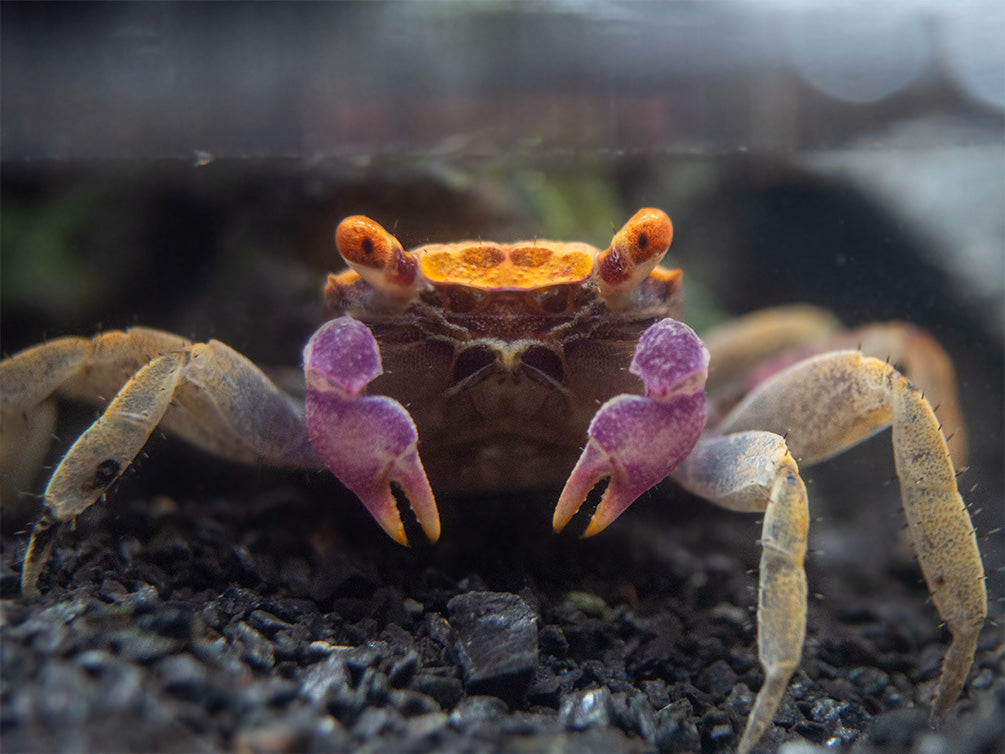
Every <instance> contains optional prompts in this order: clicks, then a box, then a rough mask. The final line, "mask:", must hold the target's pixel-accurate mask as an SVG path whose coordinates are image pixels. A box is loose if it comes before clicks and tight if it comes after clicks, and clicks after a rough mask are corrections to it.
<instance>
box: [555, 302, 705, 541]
mask: <svg viewBox="0 0 1005 754" xmlns="http://www.w3.org/2000/svg"><path fill="white" fill-rule="evenodd" d="M707 369H708V351H706V350H705V347H704V346H703V345H702V343H701V341H700V340H699V339H698V336H697V335H695V334H694V331H692V330H691V328H689V327H688V326H687V325H683V324H681V323H680V322H676V321H675V320H672V319H665V320H663V321H661V322H657V323H656V324H655V325H653V326H652V327H650V328H649V329H648V330H646V332H645V333H644V334H643V335H642V337H641V338H640V339H639V345H638V348H637V349H636V352H635V358H634V359H633V360H632V364H631V367H630V370H631V371H632V373H633V374H636V375H638V376H639V377H640V378H642V381H643V382H644V383H645V386H646V394H645V395H644V396H640V395H617V396H615V397H614V398H611V399H610V400H609V401H607V403H605V404H604V405H603V406H601V407H600V409H599V410H598V411H597V413H596V415H595V416H594V417H593V421H592V422H590V428H589V437H590V439H589V443H588V444H587V446H586V448H585V449H584V450H583V453H582V455H581V456H580V457H579V462H578V463H577V464H576V467H575V468H574V469H573V471H572V474H571V475H570V476H569V480H568V481H567V482H566V484H565V489H563V490H562V494H561V496H560V497H559V499H558V505H557V506H556V507H555V515H554V518H553V519H552V526H553V527H554V529H555V531H561V530H562V529H563V528H564V527H565V525H566V524H568V523H569V521H570V519H571V518H572V517H573V516H574V515H575V513H576V511H578V510H579V508H580V507H581V506H582V504H583V502H584V501H585V500H586V496H587V495H588V494H589V493H590V491H591V490H592V489H593V488H594V487H595V486H596V485H597V484H598V483H599V482H601V481H603V480H604V479H606V480H607V482H608V484H607V489H606V491H605V492H604V496H603V497H602V498H601V500H600V504H599V505H598V506H597V510H596V511H595V512H594V514H593V517H592V518H591V519H590V523H589V525H588V526H587V528H586V531H585V532H584V533H583V536H586V537H589V536H592V535H594V534H597V533H598V532H601V531H603V530H604V529H605V528H606V527H607V526H608V525H609V524H610V523H611V522H613V521H614V520H615V519H616V518H617V517H618V516H620V515H621V514H622V513H623V512H624V511H625V509H626V508H628V506H630V505H631V504H632V503H633V502H634V501H635V499H636V498H637V497H638V496H639V495H641V494H642V493H643V492H645V491H646V490H648V489H649V488H650V487H653V486H654V485H656V484H658V483H659V482H661V481H662V480H663V479H665V478H666V477H667V476H669V474H670V472H671V471H673V470H674V468H676V466H677V465H678V464H679V463H680V462H681V461H682V460H684V458H686V457H687V455H688V453H690V452H691V449H692V448H693V447H694V445H695V443H696V442H697V441H698V437H699V436H700V435H701V431H702V429H703V428H704V426H705V391H704V383H705V375H706V372H707Z"/></svg>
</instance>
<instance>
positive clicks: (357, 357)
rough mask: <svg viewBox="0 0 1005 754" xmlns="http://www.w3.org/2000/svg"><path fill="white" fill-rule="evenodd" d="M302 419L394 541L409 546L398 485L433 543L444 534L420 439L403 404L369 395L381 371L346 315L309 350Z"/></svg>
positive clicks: (369, 339)
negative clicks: (419, 447) (369, 387)
mask: <svg viewBox="0 0 1005 754" xmlns="http://www.w3.org/2000/svg"><path fill="white" fill-rule="evenodd" d="M304 369H305V371H306V373H307V399H306V402H305V406H304V416H305V419H306V422H307V429H308V432H309V433H310V437H311V442H312V443H313V445H314V448H315V450H316V451H317V453H318V456H319V457H320V458H321V459H322V460H323V461H324V463H325V466H327V467H328V468H329V469H330V470H331V472H332V473H333V474H334V475H335V476H336V477H338V479H339V481H341V482H342V483H343V484H344V485H345V486H346V487H348V488H349V489H350V490H352V491H353V492H354V493H356V495H357V496H358V497H359V499H360V500H361V501H362V502H363V504H364V505H365V506H366V507H367V509H368V510H369V511H370V513H371V514H372V515H373V517H374V518H375V519H376V520H377V522H378V523H379V524H380V525H381V526H382V527H383V528H384V530H385V531H386V532H387V533H388V534H389V535H391V537H392V538H394V539H395V540H397V541H398V542H400V543H402V544H407V538H406V536H405V532H404V528H403V526H402V522H401V516H400V514H399V513H398V509H397V503H396V502H395V499H394V495H393V494H392V492H391V483H392V482H393V483H396V484H398V485H399V486H400V487H401V489H402V491H403V492H404V493H405V496H406V497H407V498H408V502H409V504H410V505H411V507H412V509H413V511H414V512H415V516H416V519H417V520H418V522H419V524H420V525H421V526H422V528H423V530H424V531H425V532H426V535H427V536H428V537H429V538H430V539H431V540H434V541H435V540H436V539H437V538H438V537H439V534H440V522H439V515H438V513H437V509H436V502H435V500H434V498H433V492H432V490H431V489H430V487H429V481H428V480H427V479H426V473H425V471H424V470H423V468H422V463H421V462H420V461H419V454H418V451H417V450H416V445H417V443H418V433H417V431H416V428H415V423H414V422H413V421H412V417H411V416H409V414H408V411H406V410H405V408H404V406H402V405H401V404H400V403H398V402H397V401H395V400H394V399H392V398H387V397H385V396H367V395H363V394H362V392H363V389H364V388H365V387H366V385H367V383H369V382H370V381H371V380H372V379H373V378H375V377H377V376H378V375H379V374H380V373H381V372H382V371H383V370H382V368H381V364H380V353H379V350H378V347H377V342H376V341H375V340H374V338H373V335H372V334H371V333H370V330H369V329H368V328H367V327H366V325H364V324H362V323H361V322H358V321H356V320H353V319H349V318H348V317H341V318H339V319H336V320H332V321H331V322H328V323H326V324H325V325H324V326H323V327H322V328H321V329H320V330H318V331H317V332H316V333H315V334H314V336H313V337H312V338H311V340H310V342H309V343H308V344H307V348H305V349H304Z"/></svg>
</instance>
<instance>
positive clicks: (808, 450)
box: [715, 351, 987, 715]
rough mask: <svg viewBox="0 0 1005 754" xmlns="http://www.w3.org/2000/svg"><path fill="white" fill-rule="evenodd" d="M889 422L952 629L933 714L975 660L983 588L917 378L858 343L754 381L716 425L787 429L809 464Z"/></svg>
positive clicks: (929, 568)
mask: <svg viewBox="0 0 1005 754" xmlns="http://www.w3.org/2000/svg"><path fill="white" fill-rule="evenodd" d="M891 424H892V426H893V451H894V462H895V466H896V469H897V476H898V478H899V480H900V491H901V500H902V504H903V508H904V513H905V516H906V518H907V523H908V530H909V532H910V535H911V539H912V542H913V545H914V551H915V554H916V556H917V558H918V562H919V564H920V566H921V570H922V572H923V574H924V576H925V581H926V582H927V584H928V587H929V590H930V591H931V593H932V600H933V601H934V603H935V606H936V609H937V610H938V611H939V615H940V616H941V617H942V619H943V621H945V624H946V625H947V626H948V628H949V630H950V632H951V633H952V637H953V638H952V641H951V643H950V646H949V649H948V651H947V653H946V656H945V659H944V660H943V665H942V674H941V676H940V678H939V683H938V686H937V688H936V692H935V698H934V700H933V702H932V705H933V713H934V714H935V715H940V714H942V713H943V712H945V711H946V710H947V709H949V707H950V706H952V704H953V702H955V701H956V699H957V697H958V696H959V694H960V691H961V690H962V688H963V684H964V682H965V680H966V675H967V672H968V670H969V669H970V666H971V665H972V663H973V655H974V651H975V648H976V644H977V636H978V634H979V632H980V629H981V627H982V626H983V624H984V619H985V617H986V615H987V590H986V588H985V584H984V568H983V565H982V563H981V558H980V553H979V551H978V549H977V537H976V533H975V531H974V528H973V524H972V523H971V521H970V516H969V515H968V514H967V510H966V506H965V505H964V503H963V499H962V497H961V496H960V493H959V491H958V490H957V487H956V474H955V471H954V470H953V464H952V461H951V460H950V457H949V450H948V447H947V445H946V441H945V438H944V437H943V435H942V431H941V428H940V424H939V421H938V419H937V418H936V417H935V414H934V412H933V411H932V408H931V406H930V405H929V404H928V401H926V400H925V398H924V397H923V396H922V394H921V392H920V391H919V390H918V388H917V387H915V386H914V385H913V384H911V383H910V382H909V381H908V380H907V379H906V378H905V377H904V376H903V375H902V374H900V373H899V372H897V371H896V370H895V369H893V368H892V367H891V366H890V365H889V364H887V363H885V362H883V361H880V360H879V359H875V358H871V357H868V356H864V355H863V354H862V353H860V352H858V351H837V352H833V353H828V354H821V355H819V356H815V357H812V358H810V359H807V360H805V361H802V362H799V363H798V364H796V365H794V366H792V367H789V368H788V369H786V370H784V371H782V372H780V373H778V374H776V375H774V376H773V377H771V378H769V379H768V380H766V381H765V382H763V383H762V384H760V385H759V386H758V387H757V388H756V389H755V390H754V391H753V392H752V393H751V394H750V395H749V396H747V398H746V399H744V401H742V402H741V403H740V404H739V405H738V406H737V407H736V408H735V409H734V410H733V411H732V412H731V413H730V414H729V416H727V417H726V419H725V420H724V421H723V422H722V424H721V425H720V426H719V427H717V428H715V429H716V431H718V432H722V433H731V432H738V431H742V430H748V429H755V428H756V429H766V430H769V431H772V432H775V433H777V434H781V435H785V437H786V443H787V445H788V447H789V450H790V452H791V453H792V455H793V456H794V457H795V458H796V459H797V460H798V461H799V463H800V464H802V465H803V466H806V465H808V464H812V463H815V462H817V461H820V460H823V459H825V458H829V457H831V456H833V455H835V454H837V453H839V452H841V451H842V450H844V449H845V448H847V447H850V446H851V445H854V444H855V443H857V442H859V441H861V440H862V439H864V438H866V437H869V436H870V435H872V434H874V433H875V432H878V431H879V430H881V429H883V428H885V427H887V426H890V425H891Z"/></svg>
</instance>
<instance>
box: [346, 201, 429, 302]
mask: <svg viewBox="0 0 1005 754" xmlns="http://www.w3.org/2000/svg"><path fill="white" fill-rule="evenodd" d="M335 245H336V246H337V247H338V250H339V254H341V255H342V258H343V259H345V261H346V263H347V264H348V265H349V266H350V267H352V268H353V269H354V270H355V271H356V272H358V273H359V275H360V277H362V278H363V279H364V280H365V281H366V282H368V283H369V284H370V285H372V286H373V287H374V288H376V289H377V290H379V291H380V292H381V293H383V294H384V295H386V296H388V297H391V298H397V299H402V298H411V297H412V296H414V295H415V292H416V290H417V289H418V270H419V265H418V262H417V261H416V259H415V257H414V256H412V255H411V254H409V253H408V252H407V251H405V250H404V249H403V248H402V247H401V242H399V241H398V239H397V238H395V237H394V236H393V235H391V234H390V233H388V232H387V231H386V230H384V228H383V227H381V225H380V224H379V223H377V222H375V221H373V220H371V219H370V218H369V217H364V216H363V215H351V216H349V217H347V218H346V219H345V220H343V221H342V222H340V223H339V224H338V227H337V228H336V229H335Z"/></svg>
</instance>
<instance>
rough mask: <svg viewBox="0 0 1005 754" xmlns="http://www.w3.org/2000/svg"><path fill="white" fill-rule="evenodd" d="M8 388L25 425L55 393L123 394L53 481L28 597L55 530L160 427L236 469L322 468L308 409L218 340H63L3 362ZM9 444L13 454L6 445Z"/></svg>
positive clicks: (152, 334) (26, 578)
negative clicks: (308, 425) (261, 466)
mask: <svg viewBox="0 0 1005 754" xmlns="http://www.w3.org/2000/svg"><path fill="white" fill-rule="evenodd" d="M158 350H160V351H161V353H160V354H158V353H157V351H158ZM151 351H154V354H153V356H150V357H149V358H148V354H150V352H151ZM150 359H152V360H150ZM0 386H2V387H3V388H4V399H5V403H4V413H5V416H14V417H17V416H18V414H19V413H20V415H21V416H23V417H25V418H26V419H29V418H31V417H32V416H34V415H35V414H36V413H37V411H38V409H39V406H42V405H46V402H47V399H48V398H49V396H50V395H65V396H68V397H73V398H77V399H80V400H87V401H91V402H103V400H104V398H103V396H104V395H106V394H115V393H116V392H117V395H115V398H114V400H113V401H112V402H111V403H110V404H109V405H108V407H107V409H106V410H105V413H104V414H103V415H102V416H101V418H99V419H98V420H97V421H96V422H95V423H94V424H92V425H91V426H90V427H89V428H88V429H87V431H85V432H84V434H83V435H81V436H80V438H79V439H78V440H77V442H76V443H74V444H73V446H72V447H71V448H70V450H69V451H68V452H67V454H66V455H65V456H64V458H63V460H62V462H61V463H60V464H59V466H58V467H57V468H56V471H55V472H54V473H53V475H52V478H51V479H50V480H49V485H48V487H47V488H46V491H45V496H44V497H45V512H44V514H43V516H42V518H41V520H40V521H39V522H38V524H37V525H36V527H35V529H34V531H33V534H32V538H31V540H30V542H29V549H28V554H27V556H26V558H25V564H24V567H23V569H22V576H21V583H22V593H23V594H32V593H33V592H34V591H35V583H36V581H37V578H38V574H39V572H40V570H41V568H42V566H43V565H44V564H45V561H46V558H47V557H48V553H49V550H50V548H51V544H52V539H53V536H54V534H55V531H54V530H53V525H54V524H57V523H61V522H64V521H68V520H71V519H72V518H74V517H75V516H77V515H78V514H79V513H81V512H82V511H83V510H85V509H86V508H87V507H88V506H90V505H91V504H93V503H94V502H95V501H96V500H97V499H98V497H99V496H100V495H101V494H102V493H103V492H104V491H105V490H106V489H107V488H108V487H109V486H110V485H111V484H112V483H113V482H114V481H115V480H116V479H117V478H118V477H119V475H120V474H121V473H122V472H123V471H124V470H125V469H126V467H128V466H129V464H130V463H131V462H132V460H133V458H135V456H136V454H137V453H138V452H139V450H140V448H142V447H143V445H144V443H145V442H146V441H147V439H148V438H149V436H150V433H151V432H152V431H153V430H154V428H155V427H157V426H158V425H160V426H162V427H163V428H164V429H165V430H167V431H170V432H172V433H174V434H177V435H178V436H180V437H182V438H183V439H185V440H187V441H188V442H190V443H192V444H194V445H196V446H198V447H200V448H203V449H205V450H208V451H209V452H211V453H214V454H216V455H218V456H221V457H223V458H227V459H229V460H232V461H238V462H244V463H264V464H267V465H270V466H275V467H286V468H317V467H319V466H320V462H319V461H318V459H317V456H316V454H315V453H314V449H313V447H312V446H311V443H310V438H309V437H308V435H307V429H306V427H305V425H304V422H303V412H302V408H301V407H300V406H299V405H298V404H297V403H296V402H294V401H293V400H291V399H290V398H289V397H288V396H287V395H286V394H285V393H283V392H282V391H280V390H279V389H278V388H276V386H275V385H273V384H272V382H270V381H269V379H268V378H267V377H266V376H265V375H264V374H263V373H262V372H261V370H259V369H258V368H257V367H256V366H255V365H254V364H252V363H251V361H249V360H248V359H247V358H245V357H244V356H242V355H241V354H239V353H238V352H237V351H235V350H233V349H232V348H230V347H228V346H226V345H224V344H223V343H220V342H219V341H215V340H212V341H209V342H208V343H196V344H191V343H189V342H188V341H186V340H184V339H182V338H179V337H178V336H172V335H170V334H168V333H161V332H159V331H155V330H144V329H136V330H130V331H127V332H120V331H116V332H110V333H105V334H103V335H101V336H98V337H96V338H94V339H93V340H88V339H86V338H69V339H63V340H61V341H54V342H53V343H49V344H46V345H43V346H41V347H39V348H37V349H31V350H29V351H25V352H22V353H20V354H17V355H16V356H14V357H13V358H11V359H9V360H7V361H4V362H3V363H2V364H0ZM120 386H121V389H119V387H120ZM4 443H5V444H4V450H5V452H6V450H7V448H8V444H7V443H8V441H7V438H6V437H5V438H4Z"/></svg>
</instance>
